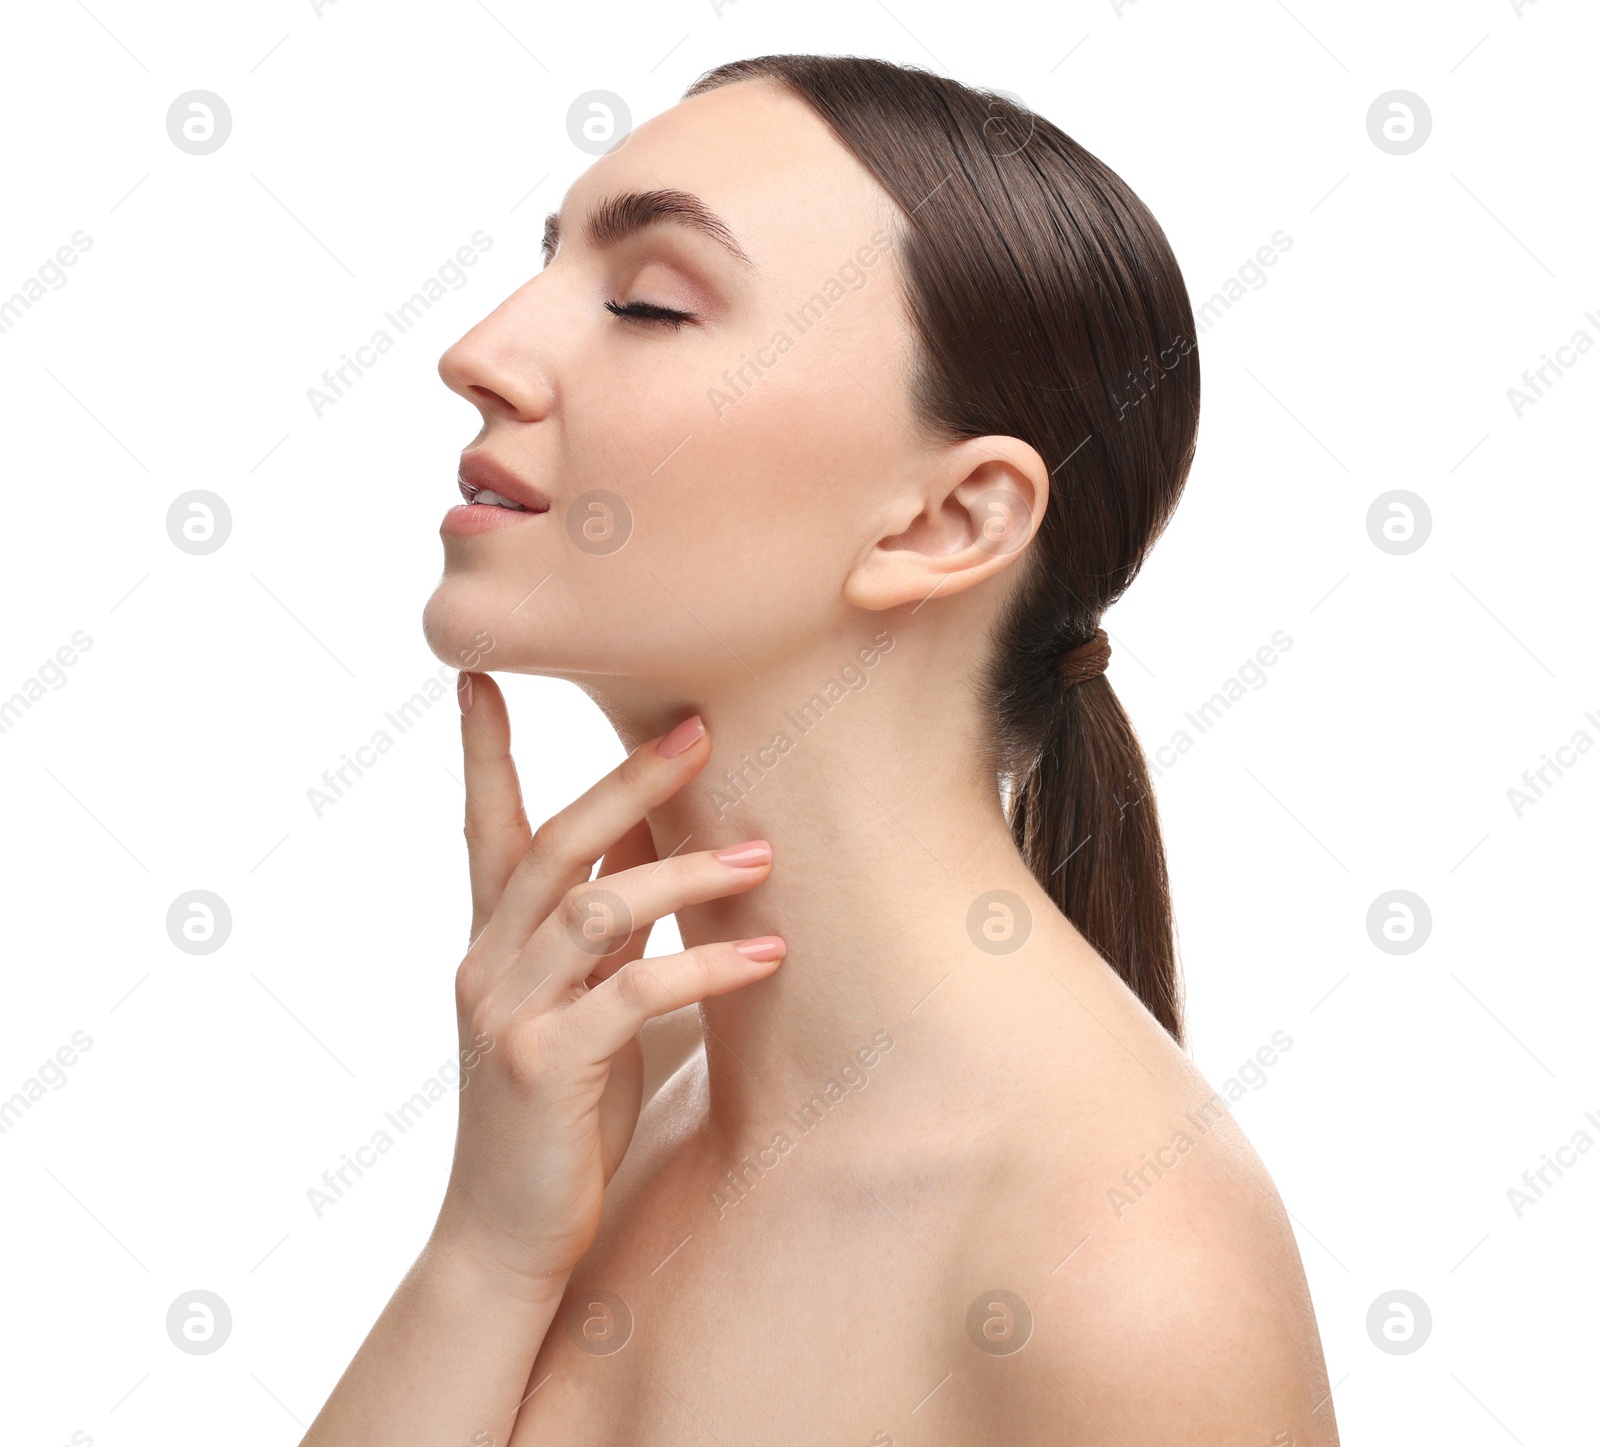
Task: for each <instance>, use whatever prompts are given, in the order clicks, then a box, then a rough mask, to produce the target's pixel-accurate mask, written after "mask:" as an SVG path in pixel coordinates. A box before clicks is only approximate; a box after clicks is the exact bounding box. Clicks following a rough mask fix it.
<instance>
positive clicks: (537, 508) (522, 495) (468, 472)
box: [456, 452, 550, 512]
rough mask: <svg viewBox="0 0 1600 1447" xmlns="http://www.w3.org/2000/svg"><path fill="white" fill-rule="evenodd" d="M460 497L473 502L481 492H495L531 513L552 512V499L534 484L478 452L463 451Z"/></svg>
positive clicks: (459, 478)
mask: <svg viewBox="0 0 1600 1447" xmlns="http://www.w3.org/2000/svg"><path fill="white" fill-rule="evenodd" d="M456 483H457V485H458V486H459V487H460V489H461V496H462V497H464V498H466V500H467V501H468V502H469V503H470V502H472V501H473V500H474V499H475V498H476V497H477V495H478V494H479V493H480V492H492V493H495V494H497V495H498V496H499V497H502V498H504V499H505V500H506V501H507V502H514V503H518V504H520V505H521V506H522V507H524V508H526V509H527V510H528V511H529V512H549V511H550V499H549V498H547V497H546V496H545V495H544V494H543V493H542V492H540V491H539V489H538V488H536V487H534V486H533V484H532V483H528V482H524V481H523V480H522V479H521V478H520V477H518V476H517V475H516V473H514V472H512V471H511V470H510V469H509V468H508V467H506V466H504V465H503V464H501V463H499V462H496V461H495V460H494V459H493V458H492V457H485V456H482V455H481V454H479V453H476V452H463V453H462V454H461V466H460V469H459V471H458V472H457V474H456Z"/></svg>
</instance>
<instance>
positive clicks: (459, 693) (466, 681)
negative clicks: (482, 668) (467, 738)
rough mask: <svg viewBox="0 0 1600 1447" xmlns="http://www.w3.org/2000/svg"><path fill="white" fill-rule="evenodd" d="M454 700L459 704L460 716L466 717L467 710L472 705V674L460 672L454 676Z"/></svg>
mask: <svg viewBox="0 0 1600 1447" xmlns="http://www.w3.org/2000/svg"><path fill="white" fill-rule="evenodd" d="M456 702H457V703H459V704H460V705H461V716H462V717H463V718H465V717H466V715H467V711H468V710H469V709H471V707H472V675H471V674H470V673H462V674H458V675H457V676H456Z"/></svg>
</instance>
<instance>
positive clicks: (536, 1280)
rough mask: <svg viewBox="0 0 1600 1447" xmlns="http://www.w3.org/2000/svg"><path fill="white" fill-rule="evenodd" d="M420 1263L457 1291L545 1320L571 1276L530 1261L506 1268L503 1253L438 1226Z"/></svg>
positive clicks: (549, 1315)
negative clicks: (524, 1265)
mask: <svg viewBox="0 0 1600 1447" xmlns="http://www.w3.org/2000/svg"><path fill="white" fill-rule="evenodd" d="M422 1263H423V1265H424V1267H425V1269H427V1270H428V1271H429V1273H430V1274H431V1275H434V1276H436V1277H438V1278H440V1279H441V1280H442V1281H444V1282H446V1283H448V1284H449V1285H450V1286H451V1287H452V1288H453V1289H454V1290H456V1291H458V1292H462V1293H465V1294H468V1295H470V1296H473V1297H477V1298H484V1297H487V1298H491V1299H494V1300H496V1301H499V1302H502V1303H505V1304H507V1305H510V1306H519V1307H526V1308H528V1309H529V1310H531V1311H534V1312H544V1313H545V1315H546V1317H547V1318H548V1317H552V1316H554V1315H555V1312H556V1308H557V1307H559V1306H560V1305H561V1298H562V1296H563V1295H564V1294H565V1293H566V1289H567V1280H568V1278H569V1277H570V1276H571V1275H572V1272H571V1269H570V1268H569V1269H567V1270H565V1271H556V1272H542V1271H540V1270H539V1269H538V1268H537V1266H535V1265H534V1264H533V1263H532V1262H531V1261H530V1262H529V1267H528V1269H527V1270H517V1269H514V1268H511V1267H508V1266H507V1264H506V1262H505V1258H504V1254H503V1253H496V1252H494V1251H492V1250H489V1249H488V1248H487V1247H486V1246H485V1245H484V1244H483V1243H481V1242H479V1241H476V1240H474V1239H473V1238H472V1237H471V1236H470V1235H469V1234H467V1233H463V1232H458V1231H453V1230H449V1229H445V1228H444V1227H443V1225H442V1223H441V1225H440V1226H436V1227H435V1228H434V1231H433V1234H432V1235H431V1236H430V1237H429V1238H428V1244H427V1245H426V1246H425V1247H424V1248H423V1253H422Z"/></svg>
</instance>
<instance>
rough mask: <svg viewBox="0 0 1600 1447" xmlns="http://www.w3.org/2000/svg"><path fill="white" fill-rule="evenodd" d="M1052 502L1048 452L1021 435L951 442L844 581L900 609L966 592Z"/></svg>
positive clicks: (859, 595) (852, 595) (1006, 557)
mask: <svg viewBox="0 0 1600 1447" xmlns="http://www.w3.org/2000/svg"><path fill="white" fill-rule="evenodd" d="M1049 502H1050V473H1049V470H1048V469H1047V468H1046V467H1045V465H1044V461H1043V459H1041V458H1040V456H1039V454H1038V453H1037V452H1036V451H1034V449H1033V448H1032V447H1030V446H1028V444H1027V443H1026V442H1023V441H1021V440H1020V439H1018V438H1015V437H1003V436H993V437H972V438H967V439H965V440H963V441H961V442H954V443H951V444H950V445H949V446H947V447H945V448H942V449H941V450H940V451H939V452H938V453H936V454H935V456H934V458H933V459H932V461H931V462H930V463H929V464H927V465H926V466H925V467H924V468H922V469H920V472H919V476H918V477H917V479H916V480H915V481H914V482H913V483H912V484H910V487H909V489H908V494H906V495H902V496H900V497H898V498H896V500H895V503H894V504H893V506H892V508H891V514H890V517H889V519H888V524H889V527H890V529H891V530H890V531H889V532H887V533H885V534H884V535H882V536H880V537H879V538H878V539H877V540H876V541H875V542H874V543H873V544H872V545H871V546H870V547H869V548H868V549H867V551H866V552H865V553H863V555H862V556H861V558H860V560H859V561H858V562H857V564H856V566H855V567H854V568H853V569H852V570H851V572H850V574H849V576H848V577H847V578H846V579H845V583H844V596H845V598H846V599H847V600H848V601H849V602H851V603H854V604H855V605H856V606H857V607H858V608H869V609H873V610H878V609H883V608H898V607H900V606H901V605H902V604H905V603H921V602H923V601H925V600H926V599H927V598H929V597H931V596H932V595H933V594H934V593H935V592H937V593H939V594H940V596H948V595H949V594H951V593H959V592H961V591H962V590H963V589H966V588H970V587H972V586H973V585H974V584H976V583H981V582H983V581H984V579H986V578H992V577H994V576H995V574H997V573H1000V572H1003V571H1004V570H1005V569H1006V568H1009V567H1010V566H1011V565H1012V563H1013V562H1015V561H1016V559H1017V558H1018V557H1020V556H1021V555H1022V551H1023V549H1024V548H1026V547H1027V545H1028V543H1029V542H1030V541H1031V540H1032V538H1033V535H1034V534H1035V533H1036V532H1037V531H1038V530H1039V524H1040V522H1041V521H1042V520H1043V518H1044V511H1045V508H1046V507H1047V506H1048V505H1049Z"/></svg>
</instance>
